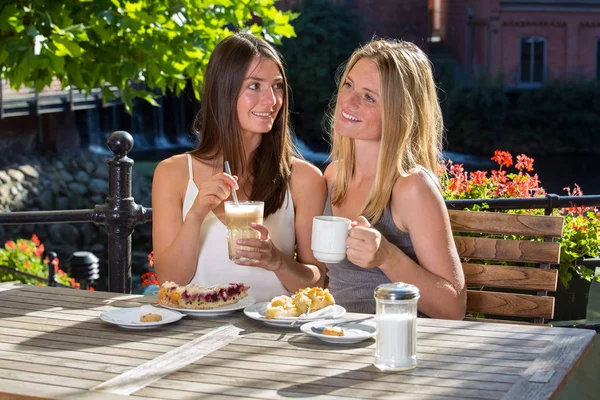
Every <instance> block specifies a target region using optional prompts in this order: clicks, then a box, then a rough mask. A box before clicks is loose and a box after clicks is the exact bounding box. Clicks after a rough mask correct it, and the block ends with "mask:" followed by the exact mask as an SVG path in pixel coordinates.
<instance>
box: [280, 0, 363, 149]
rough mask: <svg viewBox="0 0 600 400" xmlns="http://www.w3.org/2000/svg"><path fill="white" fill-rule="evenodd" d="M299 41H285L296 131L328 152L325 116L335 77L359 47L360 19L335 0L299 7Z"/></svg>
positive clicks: (319, 0)
mask: <svg viewBox="0 0 600 400" xmlns="http://www.w3.org/2000/svg"><path fill="white" fill-rule="evenodd" d="M292 10H293V11H294V12H299V13H300V16H299V17H298V18H297V19H296V20H294V21H293V22H292V25H293V26H294V29H295V31H296V35H297V37H296V38H293V39H292V38H289V39H283V40H282V46H281V53H282V54H283V56H284V58H285V60H286V62H287V66H288V68H287V72H288V81H289V84H290V86H291V88H292V93H293V107H292V120H293V122H294V130H295V132H296V134H297V135H298V136H299V137H300V138H302V140H303V141H304V142H305V143H306V144H308V145H309V146H310V147H311V148H312V149H313V150H318V151H324V152H328V151H329V144H328V141H327V139H326V138H327V132H328V127H327V121H326V120H325V119H324V114H325V112H326V110H327V108H328V105H329V102H330V100H331V98H332V96H334V95H335V91H336V83H335V82H336V81H335V74H336V70H337V69H338V67H339V66H340V65H341V64H342V63H343V62H344V61H346V60H347V59H348V57H350V55H351V54H352V52H353V51H354V49H355V48H356V47H357V46H358V45H359V43H360V40H361V38H360V35H359V32H358V29H357V28H356V27H357V26H358V24H359V18H358V17H357V16H355V15H353V14H350V13H349V12H348V10H347V9H345V8H343V7H341V6H340V5H338V4H336V3H333V2H332V1H331V0H306V1H302V2H298V3H297V5H296V6H295V8H293V9H292Z"/></svg>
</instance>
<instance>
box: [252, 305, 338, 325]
mask: <svg viewBox="0 0 600 400" xmlns="http://www.w3.org/2000/svg"><path fill="white" fill-rule="evenodd" d="M268 305H269V302H264V303H256V304H253V305H251V306H250V307H246V308H245V309H244V314H246V316H247V317H249V318H252V319H255V320H257V321H262V322H264V323H265V324H267V325H273V326H283V327H288V328H289V327H294V326H296V325H298V326H299V324H300V323H303V322H305V321H316V320H322V319H328V320H331V319H335V318H340V317H341V316H343V315H344V314H346V309H345V308H344V307H342V306H338V305H337V304H336V305H334V306H333V307H332V312H331V313H330V314H329V315H327V316H326V317H325V316H323V315H317V316H316V317H311V316H310V315H309V316H307V317H298V318H293V317H285V318H281V319H267V318H265V311H266V310H267V306H268Z"/></svg>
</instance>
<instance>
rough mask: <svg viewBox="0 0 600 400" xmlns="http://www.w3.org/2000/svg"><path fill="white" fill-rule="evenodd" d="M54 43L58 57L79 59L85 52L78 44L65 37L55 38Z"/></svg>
mask: <svg viewBox="0 0 600 400" xmlns="http://www.w3.org/2000/svg"><path fill="white" fill-rule="evenodd" d="M52 43H54V45H55V46H56V48H57V52H56V55H57V56H71V57H79V56H80V55H81V53H82V52H83V49H82V48H81V47H79V45H78V44H77V43H75V42H73V41H72V40H69V39H67V38H65V37H61V36H54V37H53V38H52Z"/></svg>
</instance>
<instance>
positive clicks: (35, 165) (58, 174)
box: [0, 146, 152, 289]
mask: <svg viewBox="0 0 600 400" xmlns="http://www.w3.org/2000/svg"><path fill="white" fill-rule="evenodd" d="M0 153H1V154H2V157H1V159H0V212H15V211H37V210H42V211H49V210H68V209H71V210H73V209H90V208H94V206H95V205H96V204H103V203H104V199H105V198H106V195H107V193H108V166H107V165H106V161H107V160H108V159H109V158H110V157H111V156H109V155H98V154H95V153H92V152H89V151H87V150H77V151H69V152H67V153H61V154H55V153H51V154H50V153H49V154H40V153H34V152H31V153H24V152H22V151H20V149H18V148H15V147H14V146H13V147H12V148H11V147H6V146H5V147H4V148H0ZM151 178H152V177H151V176H144V175H141V174H140V173H138V171H135V170H134V172H133V196H134V199H135V201H136V203H137V204H141V205H143V206H145V207H150V205H151V192H152V180H151ZM151 228H152V227H151V223H147V224H144V225H138V226H137V227H136V228H135V232H134V234H133V260H132V265H133V269H134V273H136V272H138V275H139V272H140V271H143V270H144V269H145V265H146V263H147V258H146V256H147V254H148V253H149V252H150V250H151V248H152V237H151ZM32 233H35V234H36V235H37V236H38V237H39V238H40V240H41V241H42V243H44V246H45V248H46V250H51V251H55V252H56V253H57V254H58V256H59V259H60V260H61V266H62V267H64V268H66V267H67V265H66V264H67V261H68V258H69V256H70V255H71V254H72V253H73V252H74V251H78V250H84V251H91V252H93V253H94V254H96V255H97V256H98V257H99V258H100V259H101V260H106V248H107V242H106V232H105V228H104V226H97V225H95V224H93V223H81V224H49V225H41V224H35V225H0V245H2V244H3V243H4V242H6V241H7V240H15V239H18V238H30V237H31V234H32ZM66 269H67V270H68V268H66ZM101 275H102V278H101V279H102V281H99V282H98V283H97V285H98V286H99V288H101V289H102V288H103V286H105V283H106V282H105V280H106V265H105V262H104V261H103V262H102V263H101Z"/></svg>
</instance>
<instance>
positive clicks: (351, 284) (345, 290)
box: [323, 190, 418, 314]
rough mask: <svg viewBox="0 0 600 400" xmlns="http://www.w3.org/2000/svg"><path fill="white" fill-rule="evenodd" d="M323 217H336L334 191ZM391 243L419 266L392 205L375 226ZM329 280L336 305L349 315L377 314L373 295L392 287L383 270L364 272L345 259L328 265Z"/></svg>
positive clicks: (329, 196)
mask: <svg viewBox="0 0 600 400" xmlns="http://www.w3.org/2000/svg"><path fill="white" fill-rule="evenodd" d="M323 215H333V214H332V210H331V190H330V191H329V194H328V195H327V202H326V203H325V210H324V212H323ZM373 227H374V228H375V229H377V230H378V231H379V232H381V234H382V235H383V236H384V237H385V238H386V239H387V240H388V242H390V243H392V244H394V245H395V246H397V247H398V248H399V249H400V250H402V251H403V252H404V253H405V254H406V255H407V256H409V257H410V258H411V259H412V260H413V261H415V262H416V263H418V260H417V256H416V254H415V250H414V248H413V244H412V241H411V240H410V235H409V234H408V232H403V231H401V230H400V229H398V227H397V226H396V224H395V223H394V219H393V218H392V211H391V209H390V205H389V203H388V205H387V206H386V207H385V211H384V212H383V215H382V216H381V218H380V219H379V221H378V222H377V223H376V224H375V225H374V226H373ZM327 276H328V277H329V291H330V292H331V294H333V297H334V298H335V302H336V303H337V304H339V305H341V306H342V307H344V308H345V309H346V310H347V311H348V312H356V313H370V314H374V313H375V299H374V298H373V292H374V291H375V288H376V287H377V286H378V285H380V284H382V283H390V280H389V278H388V277H387V276H386V275H385V274H384V273H383V272H382V271H381V270H380V269H379V268H377V267H376V268H371V269H365V268H360V267H359V266H357V265H356V264H353V263H351V262H350V261H348V259H347V258H346V259H344V261H341V262H339V263H336V264H327Z"/></svg>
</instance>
